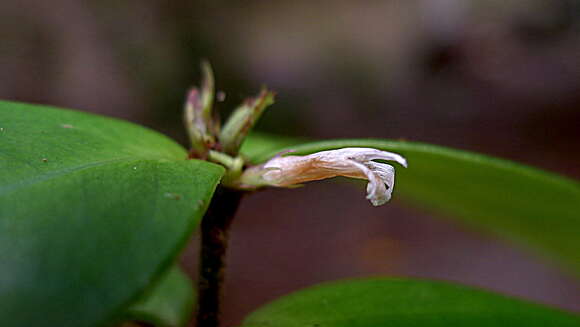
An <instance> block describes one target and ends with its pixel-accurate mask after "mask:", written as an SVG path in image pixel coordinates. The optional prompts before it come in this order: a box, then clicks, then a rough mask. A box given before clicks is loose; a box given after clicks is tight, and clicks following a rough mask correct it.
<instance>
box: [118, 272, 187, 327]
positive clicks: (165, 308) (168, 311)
mask: <svg viewBox="0 0 580 327" xmlns="http://www.w3.org/2000/svg"><path fill="white" fill-rule="evenodd" d="M194 299H195V294H194V293H193V285H192V284H191V280H189V277H187V275H186V274H185V273H184V272H183V271H181V270H180V269H179V268H178V267H176V266H174V267H173V268H171V269H170V270H169V271H168V272H167V273H165V274H164V275H163V276H162V277H161V280H159V281H157V282H156V283H155V285H154V287H153V288H152V289H150V290H148V291H147V292H146V293H145V296H144V297H142V298H141V299H139V301H137V302H136V303H134V304H133V305H132V306H131V307H130V308H129V309H128V310H127V311H126V317H124V318H125V320H132V321H138V322H146V323H149V324H152V325H154V326H157V327H178V326H185V325H187V322H188V320H189V318H190V314H191V311H192V310H193V304H194Z"/></svg>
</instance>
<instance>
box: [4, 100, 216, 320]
mask: <svg viewBox="0 0 580 327" xmlns="http://www.w3.org/2000/svg"><path fill="white" fill-rule="evenodd" d="M185 158H186V152H185V150H184V149H182V148H181V147H180V146H179V145H178V144H176V143H175V142H173V141H171V140H170V139H168V138H167V137H165V136H163V135H161V134H159V133H156V132H154V131H151V130H149V129H146V128H143V127H139V126H136V125H133V124H130V123H126V122H122V121H119V120H115V119H109V118H105V117H100V116H95V115H89V114H84V113H80V112H74V111H69V110H61V109H55V108H48V107H42V106H35V105H25V104H20V103H12V102H0V321H1V325H2V326H5V327H22V326H35V327H43V326H46V327H54V326H60V327H65V326H71V327H72V326H74V327H84V326H95V325H98V326H101V325H103V324H104V323H105V322H107V321H110V320H114V319H115V318H116V317H117V316H118V315H119V314H121V312H119V311H120V310H123V309H125V308H126V306H127V305H128V304H129V303H131V302H132V301H134V300H135V299H136V298H137V297H138V296H139V295H141V293H142V292H143V291H144V290H145V289H146V288H147V287H148V286H149V284H150V283H151V282H152V281H154V280H157V278H158V276H159V274H161V273H164V272H165V271H166V270H167V269H168V268H169V266H170V265H171V264H172V262H173V261H174V260H175V257H176V255H177V253H178V251H179V250H180V249H181V248H182V247H183V245H184V244H185V242H186V240H187V238H188V237H189V235H190V234H191V232H192V231H193V229H194V228H195V227H196V226H197V224H198V222H199V220H200V219H201V217H202V215H203V213H204V211H205V209H206V208H207V205H208V203H209V201H210V199H211V196H212V193H213V191H214V189H215V187H216V185H217V183H218V182H219V179H220V177H221V176H222V174H223V168H222V167H220V166H217V165H214V164H210V163H207V162H203V161H197V160H185Z"/></svg>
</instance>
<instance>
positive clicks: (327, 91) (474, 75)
mask: <svg viewBox="0 0 580 327" xmlns="http://www.w3.org/2000/svg"><path fill="white" fill-rule="evenodd" d="M0 27H1V28H0V40H1V43H0V72H1V73H0V98H3V99H10V100H18V101H25V102H34V103H43V104H50V105H55V106H62V107H70V108H75V109H79V110H84V111H90V112H95V113H99V114H103V115H109V116H114V117H119V118H123V119H127V120H130V121H133V122H137V123H140V124H144V125H146V126H149V127H151V128H153V129H156V130H158V131H161V132H163V133H165V134H167V135H169V136H171V137H173V138H175V139H177V140H179V141H180V142H181V143H184V144H185V140H186V135H185V133H184V129H183V128H182V122H181V110H182V104H183V100H184V96H185V93H186V91H187V89H188V88H189V87H190V86H192V85H193V84H195V83H197V82H198V81H199V78H200V76H199V69H198V67H199V62H200V60H201V59H203V58H206V59H209V60H210V61H211V63H212V65H213V67H214V71H215V75H216V80H217V87H218V89H219V90H223V91H224V92H225V94H226V98H225V101H224V102H222V103H219V104H218V106H219V107H220V110H222V112H223V115H224V116H225V115H226V114H227V113H228V112H229V111H230V110H231V109H232V108H233V107H235V106H236V105H237V104H238V103H240V102H241V101H242V99H244V98H245V97H247V96H251V95H254V94H256V93H257V91H258V90H259V88H260V86H261V85H263V84H266V85H268V87H270V88H272V89H273V90H275V91H277V92H278V96H277V102H276V104H275V105H274V106H273V107H272V108H271V109H270V110H269V111H268V112H266V114H265V115H264V117H263V119H262V121H261V122H260V124H259V125H258V128H257V129H258V130H261V131H265V132H271V133H278V134H283V135H291V136H300V137H307V138H313V139H323V138H339V137H382V138H392V139H407V140H413V141H422V142H428V143H434V144H440V145H445V146H450V147H456V148H460V149H467V150H472V151H477V152H483V153H486V154H490V155H495V156H500V157H504V158H508V159H511V160H516V161H519V162H522V163H525V164H529V165H532V166H536V167H540V168H544V169H549V170H552V171H555V172H558V173H560V174H563V175H566V176H568V177H572V178H579V177H580V164H579V163H580V151H579V150H580V149H579V141H580V1H577V0H576V1H574V0H511V1H500V0H406V1H402V0H398V1H395V0H392V1H340V0H335V1H305V0H295V1H286V2H283V1H254V0H252V1H238V2H233V1H185V0H171V1H139V2H130V1H112V0H101V1H79V0H54V1H45V0H25V1H16V0H5V1H2V2H0ZM338 185H340V184H338ZM195 257H196V245H195V240H194V241H193V242H192V245H191V246H190V247H189V248H188V249H187V251H186V252H185V254H184V256H183V263H184V265H185V267H186V269H187V270H188V271H189V272H191V273H192V274H195V272H196V269H197V268H196V259H195ZM229 263H230V264H229V268H228V270H229V271H228V283H227V290H226V292H227V300H226V307H225V320H226V326H231V325H235V324H236V323H237V322H239V320H240V319H241V318H242V317H243V316H244V315H245V314H246V313H248V312H249V311H251V310H252V309H253V308H255V307H256V306H258V305H260V304H263V303H265V302H267V301H270V300H272V299H274V298H276V297H278V296H280V295H282V294H284V293H287V292H289V291H293V290H296V289H299V288H301V287H305V286H308V285H311V284H314V283H318V282H322V281H326V280H333V279H338V278H345V277H359V276H368V275H396V276H415V277H423V278H437V279H445V280H453V281H458V282H462V283H466V284H469V285H476V286H480V287H485V288H488V289H492V290H497V291H501V292H504V293H507V294H511V295H516V296H520V297H525V298H527V299H532V300H535V301H539V302H542V303H548V304H552V305H555V306H559V307H562V308H566V309H569V310H576V311H580V283H578V282H577V281H574V280H573V279H572V278H571V277H569V276H568V275H567V274H566V272H565V271H561V270H559V269H557V268H555V267H554V266H552V265H551V264H550V262H549V261H547V260H545V259H544V258H540V257H537V256H536V255H534V254H533V253H529V252H527V251H526V250H525V249H523V248H520V247H518V246H516V245H513V244H511V243H507V242H503V241H500V240H496V239H494V238H491V237H489V236H487V235H484V234H480V233H479V232H478V231H476V230H472V229H468V228H466V227H464V226H460V225H457V224H455V223H453V222H452V221H451V220H449V219H447V218H446V217H442V216H438V215H433V214H431V213H427V212H422V211H419V210H417V209H414V208H412V207H409V206H407V205H405V204H404V203H403V202H401V201H400V200H398V199H397V197H396V196H395V199H394V201H392V203H391V204H390V205H387V206H384V207H380V208H373V207H372V206H370V205H369V203H368V202H367V201H366V200H365V198H364V191H362V190H361V189H357V188H355V187H351V186H349V185H340V186H337V184H333V183H330V182H321V183H311V184H308V185H307V186H306V187H303V188H300V189H294V190H272V191H268V192H260V193H257V194H253V195H251V196H248V197H247V198H246V199H245V201H244V203H243V205H242V207H241V209H240V212H239V217H238V218H237V221H236V223H235V225H234V229H233V239H232V244H231V255H230V261H229ZM119 282H122V281H119Z"/></svg>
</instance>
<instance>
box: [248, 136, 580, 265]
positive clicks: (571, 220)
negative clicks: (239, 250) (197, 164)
mask: <svg viewBox="0 0 580 327" xmlns="http://www.w3.org/2000/svg"><path fill="white" fill-rule="evenodd" d="M291 143H292V141H290V140H288V139H282V140H281V141H278V140H276V139H268V138H267V137H264V136H261V137H258V138H256V139H250V140H249V141H248V142H247V144H244V147H243V148H242V151H245V152H244V153H245V154H246V155H248V156H249V157H250V158H252V159H253V161H254V162H261V161H263V160H265V159H267V158H269V157H271V156H273V155H274V154H276V153H277V152H279V151H282V150H286V149H293V150H295V152H293V153H292V154H308V153H313V152H317V151H322V150H328V149H336V148H342V147H373V148H377V149H383V150H388V151H393V152H397V153H400V154H402V155H404V156H405V157H406V158H407V160H408V162H409V168H407V169H404V168H398V169H397V173H396V175H397V178H396V179H397V181H396V185H395V191H394V194H395V197H399V196H401V197H403V198H406V199H408V200H409V201H412V202H413V203H416V204H419V205H422V206H424V207H426V208H431V209H435V210H438V211H442V212H446V213H451V214H453V215H454V216H455V217H458V218H460V220H461V221H462V222H466V223H468V224H470V225H472V226H475V227H483V228H484V229H486V230H488V231H491V232H493V233H495V234H497V235H500V236H502V237H505V238H509V239H513V240H516V241H518V242H520V243H524V244H526V245H527V246H529V247H533V248H535V249H537V250H539V251H541V252H542V253H544V254H548V255H551V256H552V257H556V258H558V259H560V260H561V261H562V262H564V263H565V264H567V266H568V267H571V268H573V269H575V271H576V272H580V236H579V235H580V234H579V232H580V185H579V184H578V183H577V182H575V181H572V180H569V179H566V178H563V177H561V176H557V175H555V174H551V173H547V172H544V171H540V170H538V169H534V168H530V167H526V166H523V165H519V164H516V163H513V162H509V161H506V160H501V159H495V158H491V157H488V156H484V155H480V154H475V153H470V152H465V151H459V150H452V149H448V148H444V147H440V146H434V145H427V144H421V143H414V142H403V141H388V140H372V139H359V140H336V141H325V142H315V143H308V144H304V145H297V146H294V147H288V144H291ZM276 144H279V145H278V147H276ZM261 148H268V149H270V152H269V153H265V152H263V151H261V150H260V149H261Z"/></svg>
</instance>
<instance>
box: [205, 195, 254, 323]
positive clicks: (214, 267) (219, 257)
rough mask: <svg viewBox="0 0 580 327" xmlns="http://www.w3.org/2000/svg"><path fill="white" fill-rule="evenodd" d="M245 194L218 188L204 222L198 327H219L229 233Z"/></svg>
mask: <svg viewBox="0 0 580 327" xmlns="http://www.w3.org/2000/svg"><path fill="white" fill-rule="evenodd" d="M242 195H243V192H240V191H237V190H232V189H228V188H224V187H221V186H219V187H218V189H217V190H216V191H215V194H214V197H213V199H212V201H211V203H210V205H209V208H208V210H207V212H206V214H205V216H204V217H203V219H202V221H201V250H200V263H199V265H200V270H199V281H198V286H197V287H198V288H197V297H198V298H197V300H198V307H197V316H196V321H197V327H218V326H219V323H220V304H221V298H222V293H223V282H224V271H225V259H226V250H227V247H228V241H229V229H230V226H231V224H232V221H233V218H234V214H235V213H236V210H237V209H238V206H239V204H240V199H241V198H242Z"/></svg>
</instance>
